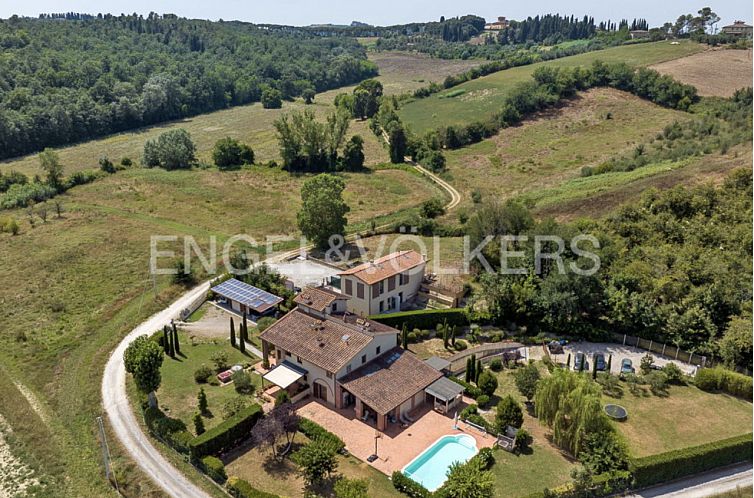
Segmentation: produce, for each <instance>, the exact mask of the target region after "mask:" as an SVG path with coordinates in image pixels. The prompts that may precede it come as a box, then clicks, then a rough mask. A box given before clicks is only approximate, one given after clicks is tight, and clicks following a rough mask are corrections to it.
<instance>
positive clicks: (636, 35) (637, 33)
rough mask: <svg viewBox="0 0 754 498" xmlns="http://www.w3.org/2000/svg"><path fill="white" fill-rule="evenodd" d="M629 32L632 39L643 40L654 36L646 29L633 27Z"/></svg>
mask: <svg viewBox="0 0 754 498" xmlns="http://www.w3.org/2000/svg"><path fill="white" fill-rule="evenodd" d="M628 34H629V36H631V39H632V40H643V39H645V38H649V37H650V36H652V35H651V33H650V32H649V30H646V29H632V30H631V31H629V32H628Z"/></svg>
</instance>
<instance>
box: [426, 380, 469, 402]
mask: <svg viewBox="0 0 754 498" xmlns="http://www.w3.org/2000/svg"><path fill="white" fill-rule="evenodd" d="M424 392H425V393H427V394H429V395H431V396H434V397H435V398H437V399H439V400H442V401H453V400H454V399H456V398H457V397H458V395H460V394H461V393H462V392H463V386H462V385H460V384H457V383H456V382H453V381H452V380H450V379H448V378H446V377H440V378H439V379H437V380H436V381H434V382H433V383H432V384H430V385H429V387H427V388H426V389H425V390H424Z"/></svg>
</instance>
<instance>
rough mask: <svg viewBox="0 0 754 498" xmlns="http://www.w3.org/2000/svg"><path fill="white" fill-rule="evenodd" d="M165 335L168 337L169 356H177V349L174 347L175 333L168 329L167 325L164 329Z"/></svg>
mask: <svg viewBox="0 0 754 498" xmlns="http://www.w3.org/2000/svg"><path fill="white" fill-rule="evenodd" d="M162 330H163V331H164V333H165V336H166V337H167V338H168V356H170V357H171V358H175V349H173V334H171V333H170V332H169V331H168V326H167V325H165V326H164V327H163V329H162Z"/></svg>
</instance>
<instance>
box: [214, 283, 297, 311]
mask: <svg viewBox="0 0 754 498" xmlns="http://www.w3.org/2000/svg"><path fill="white" fill-rule="evenodd" d="M212 291H213V292H215V293H216V294H220V295H221V296H223V297H226V298H228V299H231V300H233V301H237V302H239V303H241V304H244V305H246V306H248V307H250V308H252V309H255V310H262V309H266V308H269V307H270V306H274V305H276V304H278V303H279V302H281V301H282V300H283V299H282V298H280V297H278V296H276V295H274V294H270V293H269V292H267V291H264V290H262V289H258V288H256V287H254V286H253V285H249V284H247V283H244V282H241V281H239V280H236V279H235V278H231V279H230V280H226V281H225V282H223V283H221V284H219V285H216V286H215V287H212Z"/></svg>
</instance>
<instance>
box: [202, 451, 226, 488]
mask: <svg viewBox="0 0 754 498" xmlns="http://www.w3.org/2000/svg"><path fill="white" fill-rule="evenodd" d="M201 469H202V471H203V472H204V473H205V474H207V475H208V476H210V477H211V478H212V480H213V481H215V482H217V483H220V484H222V483H224V482H225V480H226V479H227V478H228V474H226V473H225V465H224V464H223V461H222V460H220V459H219V458H217V457H213V456H206V457H204V458H202V460H201Z"/></svg>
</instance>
